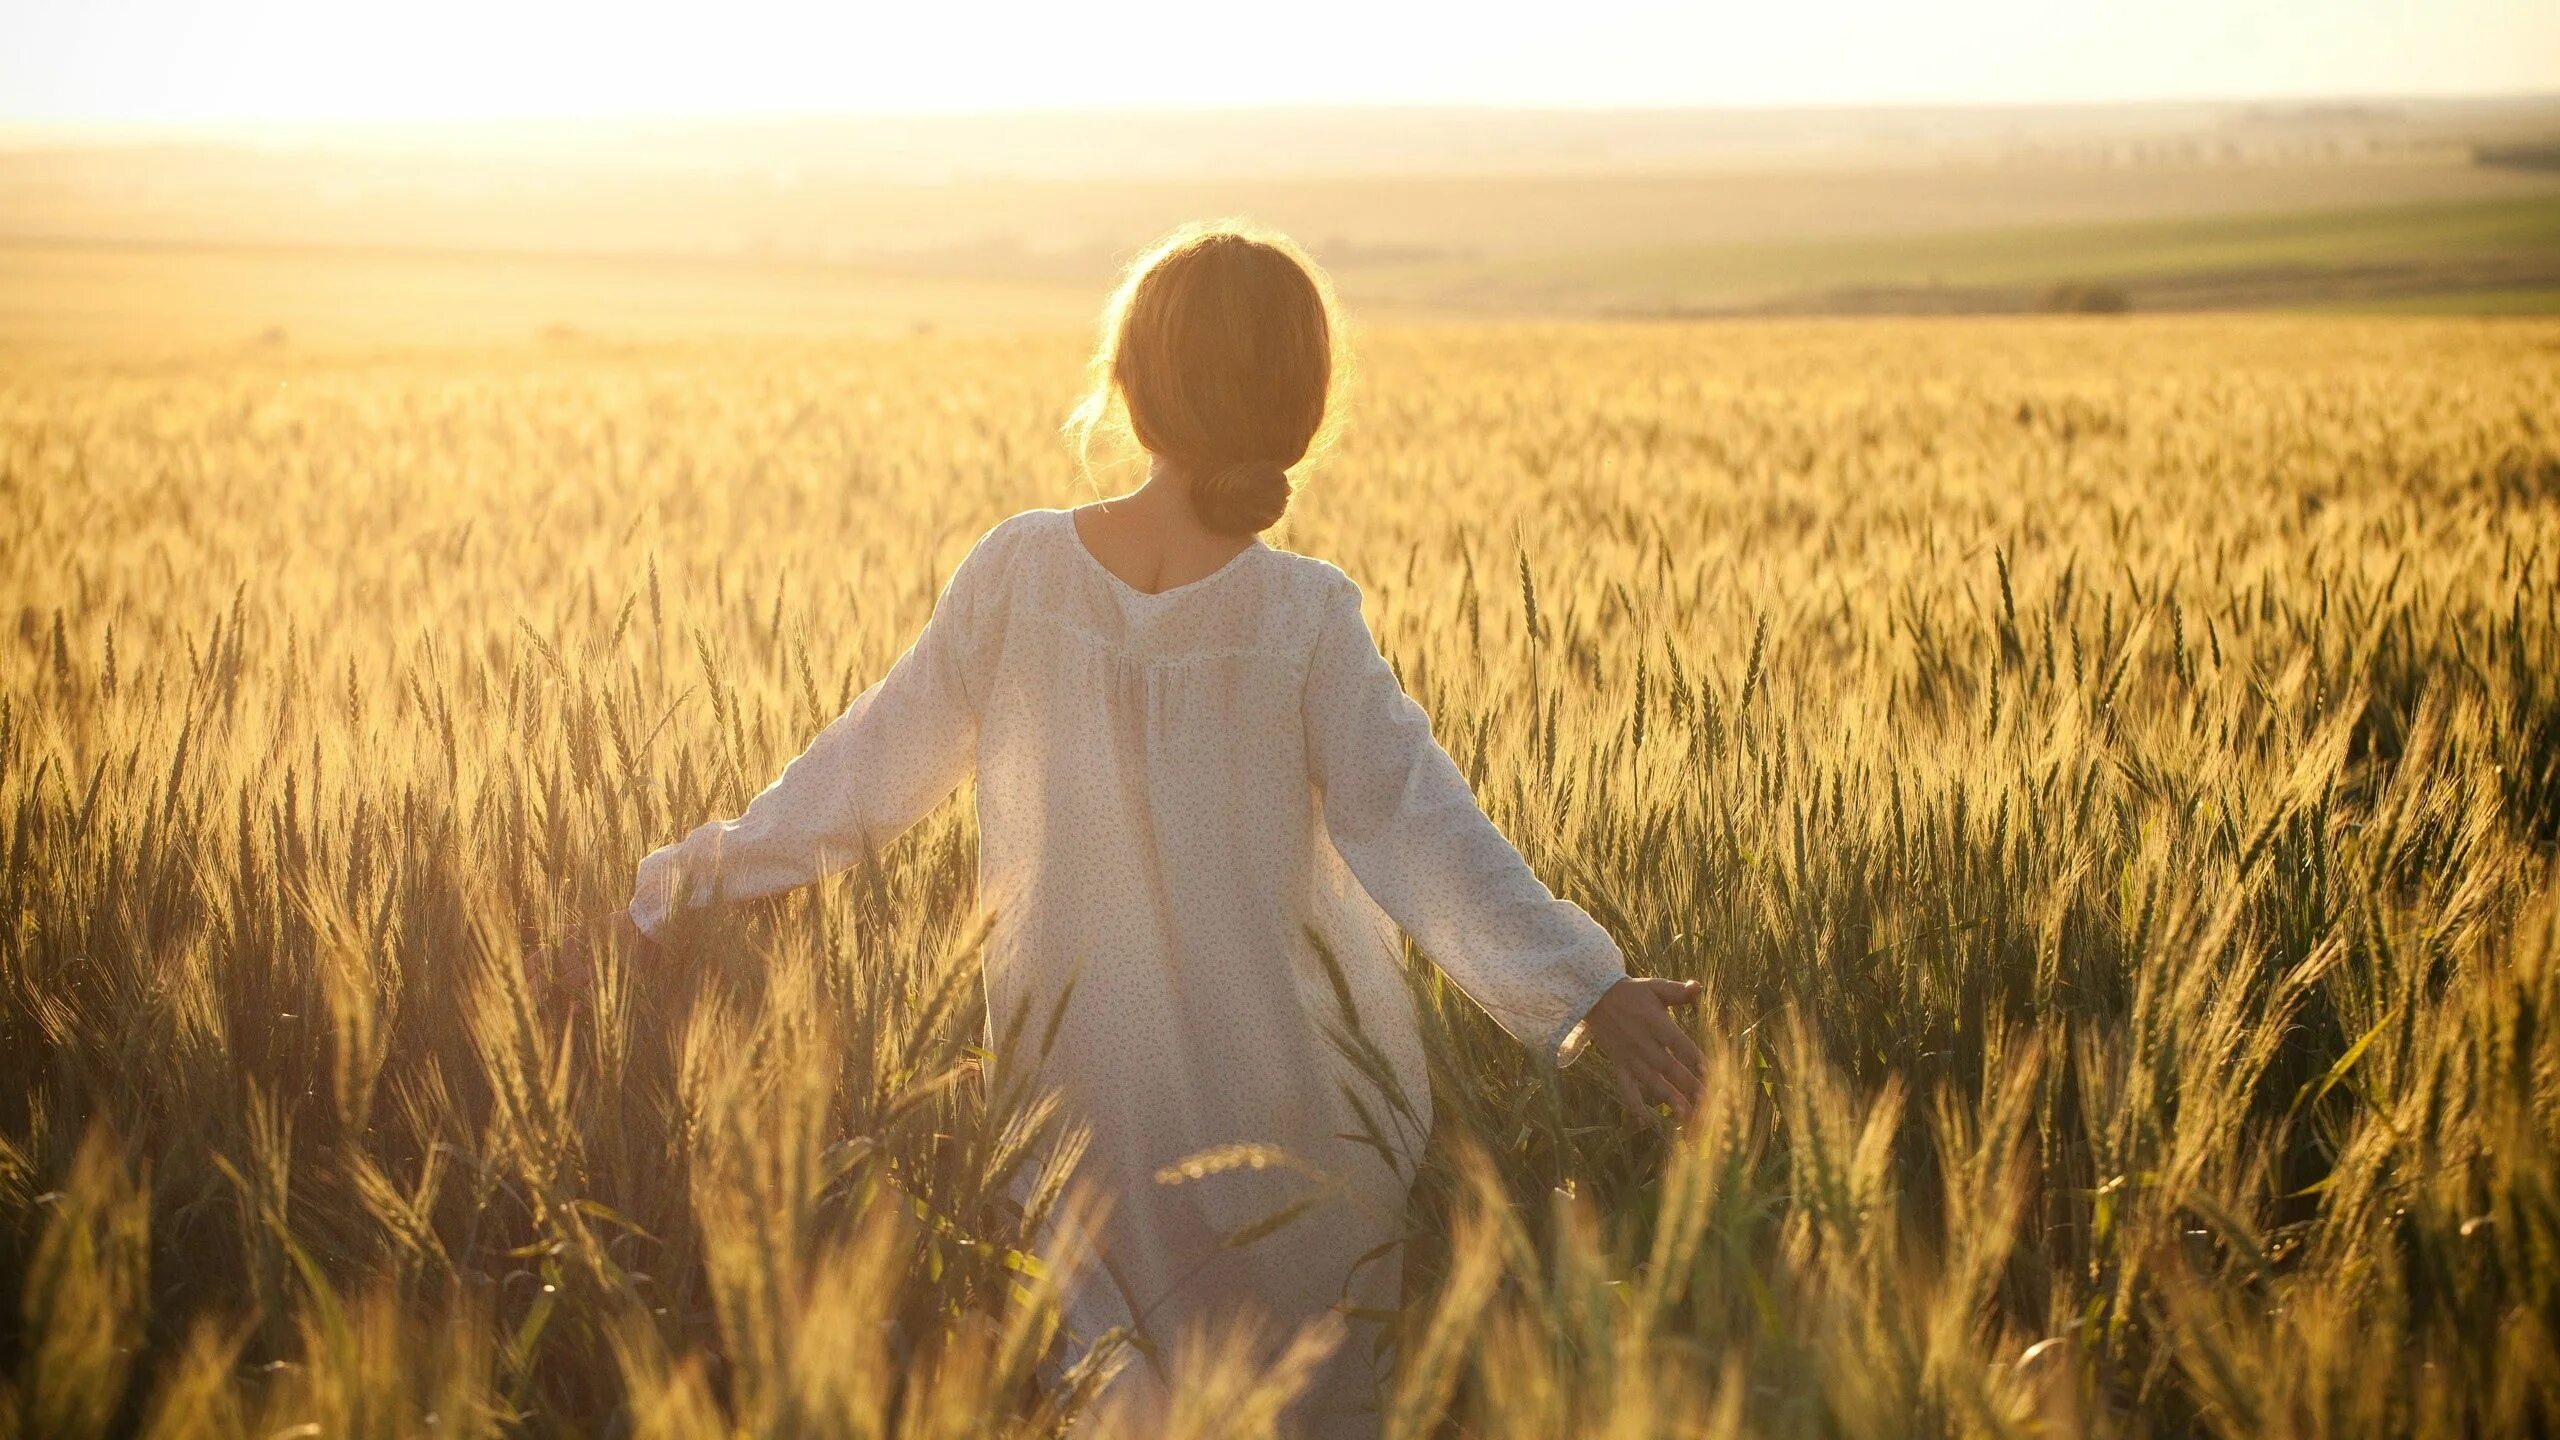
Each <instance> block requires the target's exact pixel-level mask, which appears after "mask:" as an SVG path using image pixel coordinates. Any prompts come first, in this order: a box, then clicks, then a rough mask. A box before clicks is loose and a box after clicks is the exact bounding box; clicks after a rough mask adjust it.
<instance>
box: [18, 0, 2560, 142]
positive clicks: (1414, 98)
mask: <svg viewBox="0 0 2560 1440" xmlns="http://www.w3.org/2000/svg"><path fill="white" fill-rule="evenodd" d="M2518 92H2542V93H2552V92H2560V3H2555V0H2139V3H2123V0H1930V3H1919V0H1750V3H1736V0H1691V3H1686V4H1665V3H1640V0H1548V3H1541V4H1525V5H1524V4H1512V3H1507V0H1481V3H1474V4H1468V3H1435V4H1413V3H1395V0H1261V3H1235V0H1031V3H967V0H906V3H901V4H894V5H882V4H874V3H869V0H834V3H794V0H711V3H696V4H691V5H667V4H658V3H651V0H444V3H438V4H435V5H395V4H377V3H369V0H353V3H350V0H223V3H205V0H0V120H8V121H37V122H114V123H128V124H132V123H139V124H151V125H167V124H179V125H183V124H186V123H191V122H199V121H213V122H236V121H288V122H299V121H337V120H367V121H395V122H414V121H428V122H433V121H445V120H471V121H485V120H493V119H509V118H517V117H527V118H530V117H562V118H567V117H578V118H661V117H664V118H674V117H694V116H716V115H756V114H765V115H771V114H818V113H838V112H864V111H970V110H989V109H998V110H1001V109H1026V108H1028V109H1048V108H1069V109H1130V108H1137V109H1147V108H1158V107H1194V106H1265V105H1345V104H1471V105H1472V104H1484V105H1522V106H1548V105H1560V106H1659V105H1734V106H1751V105H1842V104H2008V103H2045V102H2073V101H2119V100H2157V99H2237V98H2259V97H2267V98H2275V97H2311V96H2336V97H2353V96H2368V95H2385V94H2407V95H2474V94H2512V93H2518Z"/></svg>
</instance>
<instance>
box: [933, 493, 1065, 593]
mask: <svg viewBox="0 0 2560 1440" xmlns="http://www.w3.org/2000/svg"><path fill="white" fill-rule="evenodd" d="M1066 514H1067V512H1066V511H1064V510H1023V511H1019V512H1016V513H1015V514H1012V515H1008V516H1006V517H1005V518H1003V519H1002V520H999V521H997V522H996V523H995V524H993V525H990V526H988V527H987V528H986V529H985V530H983V531H981V532H979V535H978V538H977V539H975V540H972V541H970V542H969V553H968V554H966V555H963V556H962V557H961V558H960V565H959V568H958V570H957V572H956V573H955V574H954V575H953V576H952V578H953V579H955V580H991V579H994V578H996V577H998V576H1001V575H1003V574H1007V573H1009V572H1011V571H1012V570H1013V568H1014V563H1015V561H1016V560H1017V559H1018V558H1019V556H1020V554H1021V553H1022V551H1023V550H1024V549H1025V548H1026V546H1027V542H1029V541H1030V540H1031V539H1032V538H1033V537H1034V536H1036V535H1037V534H1038V533H1039V532H1040V531H1041V530H1042V529H1044V528H1047V527H1051V526H1055V525H1057V524H1059V523H1061V522H1063V521H1064V520H1065V518H1066Z"/></svg>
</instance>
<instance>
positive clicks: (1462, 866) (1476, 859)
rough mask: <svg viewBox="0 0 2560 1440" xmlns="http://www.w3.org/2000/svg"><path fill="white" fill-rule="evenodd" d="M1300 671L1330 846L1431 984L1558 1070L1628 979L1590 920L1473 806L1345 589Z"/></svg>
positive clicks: (1354, 594)
mask: <svg viewBox="0 0 2560 1440" xmlns="http://www.w3.org/2000/svg"><path fill="white" fill-rule="evenodd" d="M1330 603H1331V608H1330V610H1329V611H1328V613H1327V614H1326V616H1325V619H1324V622H1323V624H1322V627H1321V629H1320V632H1319V635H1318V638H1317V641H1316V650H1315V655H1314V657H1313V659H1312V661H1311V662H1310V665H1309V669H1308V674H1307V688H1306V699H1305V710H1306V714H1305V720H1306V728H1307V753H1308V760H1309V767H1310V769H1311V770H1312V772H1313V776H1314V779H1315V783H1316V786H1317V788H1318V790H1319V791H1320V792H1321V794H1322V804H1323V816H1324V824H1325V829H1326V831H1327V833H1328V834H1329V835H1330V836H1331V837H1332V840H1333V844H1334V848H1335V849H1336V850H1338V851H1339V852H1340V853H1341V855H1342V858H1343V860H1344V862H1345V863H1346V864H1348V865H1349V866H1350V867H1351V873H1352V874H1353V875H1354V876H1356V877H1358V879H1359V881H1360V884H1361V886H1362V888H1364V889H1366V890H1367V891H1368V892H1369V895H1370V897H1371V898H1372V899H1374V900H1376V901H1377V902H1378V904H1379V906H1380V908H1382V909H1384V910H1385V911H1386V912H1387V914H1388V915H1389V916H1390V917H1391V918H1393V919H1394V920H1395V922H1396V923H1397V924H1399V925H1401V926H1403V927H1404V929H1405V932H1406V933H1407V934H1409V935H1411V936H1412V937H1413V939H1414V942H1415V943H1416V944H1417V945H1419V946H1420V947H1421V949H1422V952H1423V954H1424V955H1426V956H1428V957H1429V958H1430V960H1431V962H1432V963H1433V964H1434V965H1437V966H1438V967H1439V968H1440V970H1441V971H1442V973H1444V974H1446V975H1447V976H1448V977H1449V978H1450V979H1451V980H1452V981H1454V982H1456V984H1457V986H1458V988H1459V989H1460V990H1462V991H1464V992H1466V994H1467V996H1468V997H1469V998H1470V999H1472V1000H1474V1001H1475V1002H1476V1003H1477V1004H1478V1005H1480V1006H1482V1007H1483V1008H1484V1010H1485V1012H1486V1013H1487V1014H1489V1015H1491V1016H1492V1017H1493V1018H1494V1020H1495V1022H1496V1023H1498V1024H1500V1025H1501V1026H1502V1028H1503V1029H1504V1030H1506V1031H1508V1032H1509V1033H1510V1034H1511V1036H1512V1037H1513V1038H1514V1039H1517V1040H1519V1041H1520V1042H1521V1043H1522V1044H1524V1045H1528V1046H1530V1047H1532V1048H1533V1049H1534V1050H1536V1051H1537V1052H1538V1053H1539V1054H1541V1055H1543V1056H1547V1057H1551V1058H1552V1059H1553V1060H1554V1061H1555V1063H1556V1064H1558V1065H1567V1064H1571V1063H1572V1061H1573V1060H1574V1058H1575V1057H1577V1056H1578V1055H1579V1054H1580V1053H1581V1051H1582V1048H1583V1044H1584V1041H1585V1039H1586V1038H1587V1036H1586V1032H1585V1031H1584V1030H1583V1026H1582V1020H1583V1017H1584V1016H1585V1014H1587V1013H1588V1012H1589V1010H1590V1009H1591V1007H1592V1005H1593V1004H1594V1003H1595V1002H1597V1001H1598V1000H1599V998H1600V997H1601V995H1602V994H1604V993H1606V992H1607V991H1608V989H1609V988H1610V987H1611V986H1613V985H1615V984H1616V983H1617V982H1618V981H1619V980H1621V979H1623V978H1624V977H1625V975H1626V962H1625V958H1624V956H1623V955H1622V954H1621V953H1620V951H1619V949H1618V946H1617V944H1616V942H1615V941H1613V940H1611V939H1610V938H1609V934H1608V932H1607V931H1606V930H1603V929H1602V928H1601V927H1600V925H1599V922H1597V921H1595V920H1593V919H1592V918H1591V917H1590V916H1589V915H1588V914H1586V913H1584V911H1583V910H1582V909H1581V907H1579V906H1577V905H1575V904H1573V903H1572V902H1570V901H1566V900H1560V899H1558V898H1556V896H1555V895H1554V894H1553V893H1551V892H1550V891H1549V890H1548V889H1547V887H1546V886H1545V885H1544V884H1543V883H1541V882H1540V881H1539V879H1538V877H1537V876H1536V875H1535V874H1534V873H1532V872H1531V870H1530V869H1529V866H1528V863H1527V862H1526V861H1524V860H1522V859H1521V858H1520V852H1519V851H1517V850H1515V849H1513V848H1512V846H1511V843H1510V842H1509V841H1508V840H1506V839H1504V838H1503V836H1502V833H1501V832H1500V831H1499V830H1497V829H1496V828H1495V827H1494V824H1493V822H1492V820H1490V819H1489V818H1487V817H1486V815H1485V813H1484V811H1483V809H1482V808H1481V807H1480V806H1478V805H1477V804H1476V799H1475V795H1474V792H1473V791H1471V790H1469V789H1468V788H1467V782H1466V777H1465V776H1464V775H1462V774H1460V773H1459V770H1458V767H1457V765H1456V763H1455V762H1453V761H1452V760H1451V759H1450V758H1449V754H1448V752H1447V751H1446V750H1444V749H1442V748H1441V747H1440V744H1439V742H1438V741H1436V740H1435V739H1433V738H1432V734H1431V722H1430V720H1429V718H1428V717H1427V716H1426V715H1425V714H1424V713H1423V709H1422V707H1421V706H1420V705H1419V704H1416V703H1415V702H1414V700H1413V698H1412V697H1411V696H1409V695H1407V694H1406V693H1405V692H1404V687H1403V686H1402V685H1401V684H1399V683H1398V682H1397V680H1396V675H1395V671H1394V670H1393V669H1391V668H1389V666H1388V664H1387V661H1386V658H1385V657H1384V656H1382V655H1380V654H1379V653H1378V647H1377V642H1376V641H1375V640H1373V639H1372V638H1371V637H1370V634H1369V628H1368V625H1367V624H1366V622H1365V621H1363V620H1362V618H1361V615H1360V592H1359V590H1358V588H1357V587H1356V586H1351V585H1348V584H1346V585H1345V586H1344V587H1342V588H1341V589H1340V590H1339V591H1338V592H1337V593H1336V595H1335V596H1334V597H1333V600H1332V601H1331V602H1330Z"/></svg>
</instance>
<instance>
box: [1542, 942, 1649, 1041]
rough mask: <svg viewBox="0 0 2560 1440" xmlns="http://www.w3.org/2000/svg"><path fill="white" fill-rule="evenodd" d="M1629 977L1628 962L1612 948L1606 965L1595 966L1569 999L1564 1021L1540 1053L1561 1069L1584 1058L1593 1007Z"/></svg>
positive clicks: (1549, 1035) (1548, 1037)
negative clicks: (1583, 1053)
mask: <svg viewBox="0 0 2560 1440" xmlns="http://www.w3.org/2000/svg"><path fill="white" fill-rule="evenodd" d="M1626 978H1627V967H1626V962H1625V961H1624V960H1622V959H1620V958H1619V957H1618V956H1617V954H1616V953H1615V952H1614V951H1612V952H1611V954H1610V957H1609V963H1608V965H1607V966H1606V967H1605V968H1604V967H1597V966H1595V967H1593V969H1592V971H1591V973H1590V974H1589V975H1587V976H1585V977H1584V978H1583V979H1582V981H1581V982H1580V983H1579V984H1578V985H1577V986H1576V987H1575V988H1574V990H1573V991H1572V992H1571V994H1570V996H1569V997H1568V999H1567V1001H1566V1005H1565V1019H1564V1021H1563V1023H1561V1024H1559V1025H1558V1026H1557V1027H1556V1028H1555V1029H1554V1030H1553V1031H1551V1032H1549V1034H1548V1035H1547V1036H1546V1037H1545V1038H1544V1039H1543V1040H1542V1041H1541V1042H1540V1044H1539V1047H1538V1052H1539V1054H1540V1055H1541V1056H1542V1057H1544V1058H1546V1059H1548V1060H1550V1061H1552V1062H1553V1064H1554V1065H1555V1067H1556V1068H1557V1069H1559V1070H1561V1069H1563V1068H1564V1067H1566V1066H1567V1065H1570V1064H1572V1063H1573V1062H1574V1061H1575V1060H1577V1059H1580V1058H1581V1056H1582V1052H1583V1051H1584V1050H1585V1049H1586V1048H1588V1047H1589V1046H1590V1043H1591V1031H1590V1028H1589V1024H1588V1021H1589V1020H1590V1017H1591V1007H1592V1006H1594V1005H1597V1004H1599V1003H1600V997H1601V996H1603V995H1606V994H1608V993H1609V992H1610V991H1611V990H1614V989H1616V988H1617V985H1618V982H1619V981H1621V980H1624V979H1626Z"/></svg>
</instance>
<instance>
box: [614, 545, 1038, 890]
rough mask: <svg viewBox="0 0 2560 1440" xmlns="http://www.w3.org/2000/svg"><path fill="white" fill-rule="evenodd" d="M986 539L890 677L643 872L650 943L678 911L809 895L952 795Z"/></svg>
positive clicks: (966, 714) (966, 738)
mask: <svg viewBox="0 0 2560 1440" xmlns="http://www.w3.org/2000/svg"><path fill="white" fill-rule="evenodd" d="M992 540H993V532H990V534H989V536H987V537H982V538H981V539H980V540H979V542H978V544H977V546H976V547H975V548H973V549H972V550H971V551H970V553H969V556H968V558H967V559H965V560H963V561H961V563H960V566H959V568H958V569H956V570H955V571H953V572H952V576H951V579H950V581H949V583H948V584H946V585H945V586H944V587H943V590H942V594H941V596H940V597H939V598H938V599H937V600H936V601H935V602H934V607H933V615H932V617H931V618H930V619H929V620H927V621H926V622H925V626H924V630H923V633H921V634H920V635H919V636H917V638H916V641H915V643H914V644H913V645H912V646H910V647H908V649H907V651H906V653H905V654H903V655H900V656H899V657H898V659H897V661H896V663H895V664H892V665H891V666H890V667H889V670H888V673H886V674H884V675H882V676H881V677H880V679H879V680H878V681H877V682H875V683H874V684H873V685H872V686H871V688H869V689H867V690H865V691H863V692H862V694H861V695H859V696H857V697H856V698H855V700H854V702H853V703H852V704H851V705H850V706H848V707H846V709H845V711H844V713H843V714H841V715H838V716H837V717H836V718H835V719H834V720H832V721H830V722H829V723H828V725H827V727H826V728H825V729H824V730H821V731H820V732H818V736H817V738H816V739H815V740H812V741H811V742H810V743H809V748H807V749H806V750H803V751H802V752H801V753H800V754H799V756H798V757H797V758H795V759H793V760H792V761H791V762H790V764H788V765H786V766H785V767H784V768H783V771H782V774H781V776H780V777H779V778H777V779H776V780H774V782H773V783H772V784H770V785H768V786H766V787H765V788H764V790H763V792H762V793H760V794H758V795H757V796H756V797H755V799H754V800H752V801H750V802H749V803H748V805H747V808H746V811H745V813H743V814H741V815H739V816H738V817H737V818H736V819H733V820H715V821H712V822H710V823H708V824H705V825H702V826H699V827H697V828H696V829H695V830H694V831H693V832H692V833H690V834H688V835H686V836H685V837H684V838H683V839H681V840H678V841H676V842H675V843H673V844H671V845H667V846H664V847H662V848H660V849H658V850H657V851H655V852H653V853H652V854H650V855H649V857H648V858H647V859H645V860H642V861H641V862H640V869H639V874H638V877H637V880H636V882H635V883H634V885H633V887H632V896H631V907H630V912H629V913H630V916H631V921H632V924H633V925H635V926H636V927H637V928H638V929H639V931H640V933H641V934H642V935H644V936H647V937H649V938H651V939H655V938H657V937H658V936H659V935H660V934H661V933H663V931H664V929H665V926H666V923H667V918H668V917H669V916H670V915H671V914H673V913H674V912H675V911H676V910H678V909H690V908H694V907H698V906H705V905H711V904H716V903H722V902H729V901H739V900H752V899H756V898H759V897H761V896H766V895H772V894H775V893H777V892H780V891H783V890H789V889H792V888H794V887H797V886H801V885H806V884H809V883H810V882H812V881H814V880H817V879H820V878H822V877H824V876H826V875H830V874H833V873H834V872H836V871H838V870H842V869H844V868H846V867H847V866H849V865H852V864H853V863H855V862H856V861H857V860H859V859H860V858H861V857H862V856H863V855H864V854H865V853H868V852H872V851H876V850H877V849H878V848H879V847H881V846H884V845H886V844H888V843H889V842H890V841H891V840H894V839H896V838H897V837H898V835H899V834H901V833H902V832H904V831H905V830H906V829H907V827H908V826H910V825H913V824H914V823H915V822H916V821H918V820H920V819H922V818H923V817H924V815H925V813H926V812H927V811H929V810H931V809H932V808H933V807H934V806H935V805H937V804H939V803H941V801H942V799H943V798H944V797H945V796H947V795H949V794H950V793H951V792H952V790H953V789H954V788H956V787H957V786H958V785H959V783H960V781H961V780H962V779H963V778H964V777H966V776H967V774H968V773H969V769H970V766H971V764H972V762H973V760H974V758H975V753H976V748H977V730H978V725H977V707H976V704H975V702H974V699H973V697H972V695H971V693H970V685H969V674H970V671H971V668H972V654H973V652H974V650H975V647H976V645H977V643H978V636H977V628H978V627H977V624H976V619H977V611H978V610H979V609H980V608H982V604H983V601H982V592H984V591H985V590H986V589H987V588H988V587H989V584H990V582H991V581H992V580H993V579H995V578H996V577H993V576H990V575H989V574H987V573H986V572H988V571H989V570H992V569H994V568H996V565H995V557H994V556H992V555H991V554H990V553H989V552H990V551H991V550H992V549H993V548H994V546H993V545H992V543H991V542H992Z"/></svg>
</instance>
